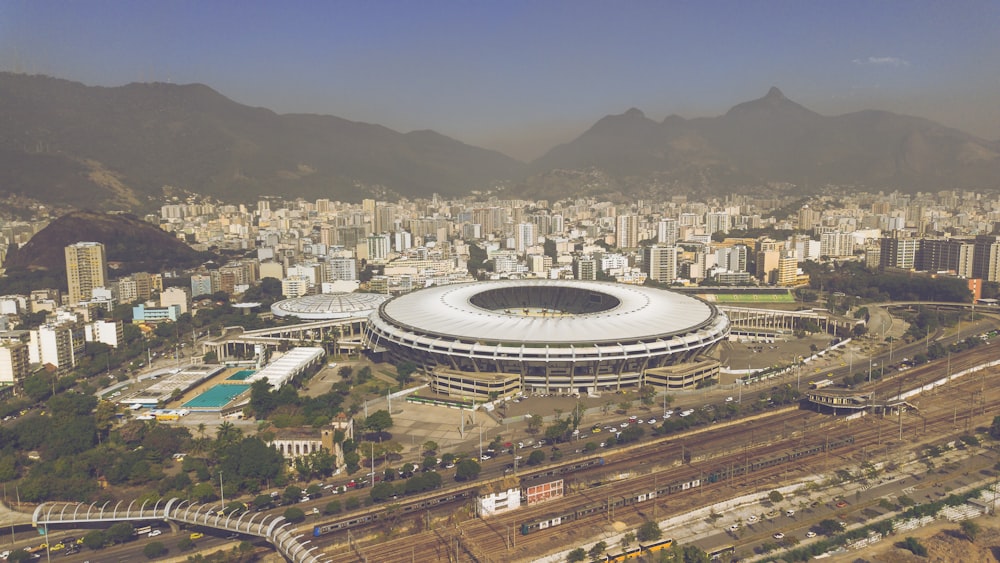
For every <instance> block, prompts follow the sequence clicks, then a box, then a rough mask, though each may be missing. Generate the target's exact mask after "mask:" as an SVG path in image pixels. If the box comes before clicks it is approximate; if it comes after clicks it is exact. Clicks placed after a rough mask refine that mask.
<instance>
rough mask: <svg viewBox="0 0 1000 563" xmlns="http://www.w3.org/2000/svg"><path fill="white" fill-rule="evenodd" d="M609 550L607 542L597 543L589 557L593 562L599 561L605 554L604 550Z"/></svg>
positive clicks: (591, 549) (589, 552)
mask: <svg viewBox="0 0 1000 563" xmlns="http://www.w3.org/2000/svg"><path fill="white" fill-rule="evenodd" d="M607 548H608V543H607V542H604V541H599V542H597V543H595V544H594V546H593V547H591V548H590V551H588V552H587V555H589V556H590V558H591V559H592V560H594V561H597V559H598V558H599V557H600V556H601V555H602V554H603V553H604V550H605V549H607Z"/></svg>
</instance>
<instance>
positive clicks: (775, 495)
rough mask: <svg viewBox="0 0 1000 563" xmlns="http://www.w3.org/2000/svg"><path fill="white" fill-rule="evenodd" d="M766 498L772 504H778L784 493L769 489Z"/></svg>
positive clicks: (783, 498)
mask: <svg viewBox="0 0 1000 563" xmlns="http://www.w3.org/2000/svg"><path fill="white" fill-rule="evenodd" d="M767 498H768V500H770V501H771V502H773V503H774V504H778V503H779V502H781V501H783V500H785V497H784V495H782V494H781V492H780V491H771V492H769V493H767Z"/></svg>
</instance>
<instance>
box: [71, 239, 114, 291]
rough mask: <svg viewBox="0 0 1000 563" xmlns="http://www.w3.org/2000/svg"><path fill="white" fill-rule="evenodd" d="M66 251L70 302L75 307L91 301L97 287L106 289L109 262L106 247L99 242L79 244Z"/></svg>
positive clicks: (72, 245)
mask: <svg viewBox="0 0 1000 563" xmlns="http://www.w3.org/2000/svg"><path fill="white" fill-rule="evenodd" d="M65 251H66V280H67V282H68V285H69V302H70V303H71V304H74V305H75V304H77V303H79V302H80V301H86V300H88V299H90V298H91V296H92V291H93V290H94V288H95V287H104V285H105V284H106V282H107V278H108V262H107V258H106V257H105V254H104V245H103V244H101V243H99V242H77V243H75V244H71V245H69V246H67V247H66V249H65Z"/></svg>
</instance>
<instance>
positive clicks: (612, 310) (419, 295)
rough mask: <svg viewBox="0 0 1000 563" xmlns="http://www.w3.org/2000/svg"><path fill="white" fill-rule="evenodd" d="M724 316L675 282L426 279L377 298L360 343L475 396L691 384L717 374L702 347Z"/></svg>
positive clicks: (454, 391)
mask: <svg viewBox="0 0 1000 563" xmlns="http://www.w3.org/2000/svg"><path fill="white" fill-rule="evenodd" d="M728 333H729V319H728V318H727V317H726V315H725V314H724V313H722V312H721V311H719V309H717V308H716V307H715V306H714V305H712V304H710V303H707V302H705V301H702V300H700V299H697V298H694V297H690V296H687V295H682V294H679V293H676V292H673V291H667V290H662V289H655V288H651V287H643V286H631V285H622V284H614V283H604V282H585V281H574V280H520V281H494V282H476V283H464V284H455V285H444V286H435V287H430V288H427V289H423V290H419V291H415V292H412V293H408V294H405V295H401V296H399V297H396V298H394V299H391V300H389V301H386V302H385V303H383V304H382V305H381V306H379V309H378V310H377V311H375V312H374V313H372V315H371V316H370V317H369V320H368V324H367V327H366V329H365V335H364V339H365V344H366V346H367V347H368V348H369V349H370V350H372V351H373V352H375V353H376V354H383V355H388V356H389V358H391V359H392V360H394V361H396V362H407V361H409V362H413V363H414V364H416V365H417V366H418V367H420V368H421V369H422V370H423V371H424V372H425V373H427V374H428V375H430V377H431V387H432V388H433V389H434V390H435V391H438V392H441V393H446V394H449V395H459V396H469V397H477V398H488V397H503V396H511V395H516V394H518V393H530V392H535V393H564V394H571V393H595V392H599V391H609V390H617V389H620V388H622V387H635V386H639V385H653V386H656V387H659V388H665V389H682V388H688V387H693V386H695V385H697V384H698V382H700V381H703V380H706V379H711V378H714V377H717V376H718V373H719V364H718V362H717V361H716V360H714V359H712V358H710V357H709V354H710V353H711V352H712V350H713V349H714V348H715V346H716V345H717V344H718V343H719V342H721V341H723V340H724V339H726V338H727V336H728Z"/></svg>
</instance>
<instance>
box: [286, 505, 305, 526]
mask: <svg viewBox="0 0 1000 563" xmlns="http://www.w3.org/2000/svg"><path fill="white" fill-rule="evenodd" d="M282 516H284V517H285V520H288V521H289V522H291V523H292V524H298V523H299V522H302V521H303V520H305V519H306V513H305V512H302V509H301V508H296V507H294V506H292V507H289V508H286V509H285V513H284V514H282Z"/></svg>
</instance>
